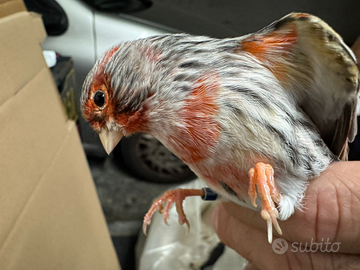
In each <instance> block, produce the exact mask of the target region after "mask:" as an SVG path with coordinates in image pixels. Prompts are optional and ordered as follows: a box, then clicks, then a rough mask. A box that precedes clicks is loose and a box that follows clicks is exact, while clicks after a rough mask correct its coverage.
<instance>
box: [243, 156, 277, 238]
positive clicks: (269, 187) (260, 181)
mask: <svg viewBox="0 0 360 270" xmlns="http://www.w3.org/2000/svg"><path fill="white" fill-rule="evenodd" d="M249 178H250V185H249V192H248V193H249V196H250V199H251V203H252V204H253V206H254V207H257V205H256V203H255V200H256V189H257V192H258V193H259V197H260V199H261V217H262V218H263V219H265V220H266V223H267V229H268V241H269V243H271V242H272V225H274V227H275V229H276V231H277V232H278V233H279V234H282V231H281V229H280V226H279V224H278V222H277V218H278V216H279V212H278V211H277V209H276V207H275V204H274V203H277V204H278V203H279V202H280V198H281V196H280V193H279V191H278V190H277V188H276V186H275V181H274V170H273V168H272V167H271V165H269V164H265V163H262V162H259V163H257V164H256V165H255V168H251V169H250V170H249ZM256 187H257V188H256Z"/></svg>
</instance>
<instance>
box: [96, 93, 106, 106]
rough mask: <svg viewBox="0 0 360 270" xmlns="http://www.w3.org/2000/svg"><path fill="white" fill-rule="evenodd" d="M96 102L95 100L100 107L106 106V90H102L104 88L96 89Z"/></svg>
mask: <svg viewBox="0 0 360 270" xmlns="http://www.w3.org/2000/svg"><path fill="white" fill-rule="evenodd" d="M94 102H95V104H96V106H98V107H102V106H104V104H105V102H106V95H105V93H104V91H102V90H98V91H96V93H95V95H94Z"/></svg>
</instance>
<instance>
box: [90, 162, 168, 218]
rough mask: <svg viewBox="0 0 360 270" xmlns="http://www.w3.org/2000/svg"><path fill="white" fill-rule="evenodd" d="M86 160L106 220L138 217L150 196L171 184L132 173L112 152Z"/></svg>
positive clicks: (146, 206) (143, 210)
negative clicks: (118, 161) (111, 154)
mask: <svg viewBox="0 0 360 270" xmlns="http://www.w3.org/2000/svg"><path fill="white" fill-rule="evenodd" d="M88 161H89V165H90V169H91V172H92V175H93V178H94V181H95V185H96V188H97V192H98V194H99V197H100V201H101V204H102V207H103V210H104V213H105V216H106V220H107V222H108V223H114V222H116V221H142V219H143V217H144V215H145V213H146V212H147V210H148V209H149V207H150V205H151V203H152V201H153V200H154V198H156V197H158V196H160V195H162V193H163V192H164V191H165V190H167V189H168V188H171V187H174V184H158V183H151V182H146V181H142V180H141V179H137V178H135V177H133V176H132V175H131V174H130V173H129V172H127V171H126V169H125V168H124V167H122V166H121V164H120V165H119V164H117V163H116V161H115V160H114V158H113V156H109V157H107V158H105V159H102V158H88Z"/></svg>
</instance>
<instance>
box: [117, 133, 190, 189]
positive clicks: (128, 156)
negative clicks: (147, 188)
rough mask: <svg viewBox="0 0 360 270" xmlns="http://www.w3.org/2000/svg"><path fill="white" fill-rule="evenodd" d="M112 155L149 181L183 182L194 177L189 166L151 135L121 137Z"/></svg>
mask: <svg viewBox="0 0 360 270" xmlns="http://www.w3.org/2000/svg"><path fill="white" fill-rule="evenodd" d="M119 146H120V147H116V148H115V149H114V157H115V159H116V160H117V161H118V162H123V164H124V165H125V166H126V167H127V168H128V169H129V170H130V171H131V172H132V173H133V174H134V175H135V176H137V177H138V178H140V179H142V180H146V181H151V182H158V183H171V182H174V183H175V182H185V181H189V180H191V179H194V178H196V176H195V174H194V173H193V172H192V171H191V170H190V168H189V167H188V166H187V165H186V164H184V163H183V162H182V161H181V160H180V159H179V158H177V157H176V156H175V155H174V154H173V153H171V152H170V151H169V150H168V149H167V148H165V146H163V145H162V144H161V143H160V142H159V141H158V140H157V139H155V138H154V137H153V136H151V135H148V134H145V133H137V134H134V135H132V136H130V137H126V138H123V139H122V140H121V141H120V144H119Z"/></svg>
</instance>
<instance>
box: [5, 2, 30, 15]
mask: <svg viewBox="0 0 360 270" xmlns="http://www.w3.org/2000/svg"><path fill="white" fill-rule="evenodd" d="M20 11H26V7H25V4H24V2H23V1H22V0H0V18H2V17H5V16H9V15H11V14H14V13H17V12H20Z"/></svg>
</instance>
